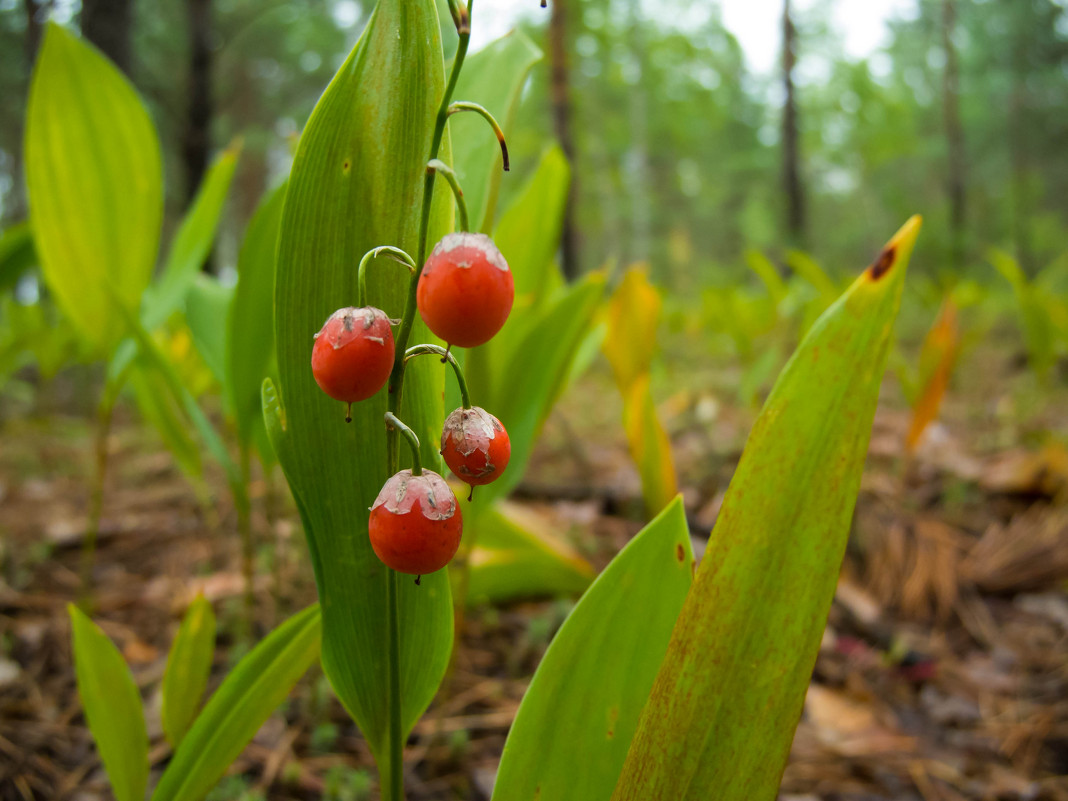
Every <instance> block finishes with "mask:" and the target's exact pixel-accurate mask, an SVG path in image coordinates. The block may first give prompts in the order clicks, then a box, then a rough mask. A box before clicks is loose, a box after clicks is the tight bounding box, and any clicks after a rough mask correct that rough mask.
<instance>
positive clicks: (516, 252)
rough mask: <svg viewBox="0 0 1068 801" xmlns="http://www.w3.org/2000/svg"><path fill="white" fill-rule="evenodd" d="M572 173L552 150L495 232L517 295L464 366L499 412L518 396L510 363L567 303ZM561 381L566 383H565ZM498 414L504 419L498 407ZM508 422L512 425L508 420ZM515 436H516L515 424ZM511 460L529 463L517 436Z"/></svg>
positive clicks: (477, 391) (475, 389) (480, 397)
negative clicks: (566, 223)
mask: <svg viewBox="0 0 1068 801" xmlns="http://www.w3.org/2000/svg"><path fill="white" fill-rule="evenodd" d="M569 175H570V172H569V169H568V165H567V160H566V159H565V158H564V155H563V152H562V151H561V150H560V149H559V148H557V147H552V148H549V149H548V150H546V151H545V153H544V154H543V155H542V158H541V162H540V163H539V165H538V169H537V171H536V172H535V173H534V175H533V176H532V177H531V179H530V180H529V181H528V182H527V184H526V186H524V187H523V189H522V191H521V192H520V194H519V196H518V198H517V199H516V200H515V201H514V202H513V203H512V205H511V206H509V207H508V210H507V211H506V212H505V213H504V216H503V217H502V218H501V221H500V223H499V224H498V226H497V230H496V231H495V232H494V241H495V242H496V243H497V246H498V247H499V248H500V249H501V252H502V253H503V254H504V257H505V258H506V259H507V260H508V263H509V266H510V267H511V270H512V275H513V276H514V277H515V286H516V296H515V303H514V304H513V306H512V312H511V314H510V315H509V316H508V321H507V322H506V323H505V324H504V328H502V329H501V330H500V332H498V334H497V336H495V337H494V338H493V339H492V340H490V341H489V342H487V343H486V344H485V345H482V346H480V347H478V348H474V349H472V350H470V351H468V352H467V353H466V358H465V362H464V369H465V371H466V373H467V382H468V385H469V387H470V390H471V393H472V397H473V398H474V399H475V400H474V402H475V403H477V404H480V405H482V406H485V407H486V408H491V409H494V410H496V409H497V408H499V405H498V398H500V397H501V396H502V395H504V396H510V395H511V394H512V393H511V390H510V387H509V385H508V383H507V379H506V373H507V371H508V369H509V365H511V364H512V363H513V362H514V361H515V360H516V359H519V360H520V361H523V362H524V363H525V362H526V361H527V355H526V354H525V353H523V351H521V350H520V348H522V347H523V345H524V343H525V342H526V341H527V340H528V338H529V337H530V335H531V332H532V330H534V329H535V328H538V327H539V326H540V325H542V324H543V323H544V321H545V320H546V318H547V317H548V316H549V315H551V314H553V310H554V308H555V306H556V304H559V303H564V302H566V301H565V298H566V297H567V295H568V291H569V290H567V289H565V288H564V280H563V277H562V276H561V275H560V274H559V273H560V271H559V269H558V268H557V267H556V266H555V265H554V264H553V256H554V255H555V253H556V249H557V247H558V246H559V242H560V227H561V225H562V221H563V213H564V204H565V203H566V201H567V187H568V181H569ZM543 330H544V329H543ZM574 351H575V348H574V347H571V348H569V350H568V352H566V353H563V355H564V356H565V357H567V358H569V359H573V358H574ZM569 363H570V362H569ZM531 364H534V362H531ZM558 384H559V385H560V386H562V385H563V381H562V380H561V381H559V382H558ZM552 400H555V395H551V396H550V397H549V398H548V399H547V398H546V397H538V398H531V399H530V402H533V403H545V402H551V401H552ZM542 412H544V413H545V414H548V408H545V409H544V410H538V411H537V413H536V414H537V415H541V414H542ZM494 414H496V415H497V417H498V418H500V419H501V420H502V421H503V420H504V418H503V417H501V416H500V414H498V413H497V412H496V411H494ZM505 425H506V426H507V425H508V423H507V422H506V421H505ZM509 434H510V435H512V432H511V429H510V428H509ZM511 464H512V467H511V468H509V469H510V470H512V469H515V468H516V467H518V468H520V469H519V470H518V471H517V472H521V471H522V468H524V467H525V464H518V463H516V461H515V440H514V435H513V454H512V463H511Z"/></svg>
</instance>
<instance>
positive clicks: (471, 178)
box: [449, 31, 555, 241]
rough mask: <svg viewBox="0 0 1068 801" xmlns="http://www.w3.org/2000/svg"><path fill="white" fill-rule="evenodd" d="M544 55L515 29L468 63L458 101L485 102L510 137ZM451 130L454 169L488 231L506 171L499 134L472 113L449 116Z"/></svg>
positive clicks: (476, 222) (476, 219) (477, 224)
mask: <svg viewBox="0 0 1068 801" xmlns="http://www.w3.org/2000/svg"><path fill="white" fill-rule="evenodd" d="M541 57H542V53H541V50H540V49H539V48H538V46H537V45H535V44H534V42H532V41H531V40H530V38H529V37H528V36H527V35H526V34H524V33H523V32H522V31H512V32H511V33H509V34H507V35H506V36H502V37H501V38H500V39H498V40H497V41H495V42H493V43H492V44H489V45H487V46H486V47H484V48H482V49H481V50H479V51H478V52H477V53H474V54H472V55H471V56H470V57H469V58H468V59H467V60H466V61H465V62H464V68H463V71H462V72H461V73H460V80H459V81H458V82H457V84H456V91H455V92H454V93H453V100H467V101H469V102H472V103H478V104H479V105H481V106H482V107H483V108H485V109H486V110H487V111H489V112H490V114H492V115H493V116H494V118H495V119H496V120H497V123H498V124H499V125H500V126H501V129H502V130H503V131H504V134H505V137H507V136H508V134H509V132H510V130H511V128H512V123H513V121H514V120H515V112H516V109H517V108H518V106H519V95H520V92H521V91H522V89H523V84H524V83H525V82H526V79H527V74H528V73H529V72H530V68H531V67H533V66H534V65H535V64H537V63H538V61H540V60H541ZM449 133H450V135H451V137H452V141H453V169H454V170H455V171H456V175H457V177H458V178H459V179H460V186H462V187H463V189H464V199H465V200H466V201H467V210H468V213H469V214H470V216H471V225H472V226H473V227H474V230H476V231H485V232H486V233H489V231H490V230H491V229H492V227H493V210H494V208H495V207H496V205H497V189H498V187H499V186H500V182H501V176H502V174H503V172H504V170H503V164H502V163H501V152H500V146H499V145H498V144H497V137H496V136H494V134H493V130H492V129H491V128H490V126H489V125H488V124H487V123H486V121H485V120H484V119H482V117H480V116H479V115H477V114H473V113H471V112H464V113H461V114H454V115H453V116H452V117H450V118H449ZM554 241H555V240H554Z"/></svg>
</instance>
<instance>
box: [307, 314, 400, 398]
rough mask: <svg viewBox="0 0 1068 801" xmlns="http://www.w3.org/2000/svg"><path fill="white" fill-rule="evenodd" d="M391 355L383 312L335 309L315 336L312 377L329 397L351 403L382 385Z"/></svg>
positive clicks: (386, 374)
mask: <svg viewBox="0 0 1068 801" xmlns="http://www.w3.org/2000/svg"><path fill="white" fill-rule="evenodd" d="M393 355H394V344H393V331H392V329H391V328H390V327H389V318H388V317H386V313H385V312H384V311H382V310H381V309H376V308H374V307H372V306H365V307H364V308H362V309H354V308H351V307H350V308H347V309H338V310H337V311H336V312H334V313H333V314H331V315H330V319H328V320H327V321H326V323H325V324H324V325H323V327H322V329H321V330H320V331H319V333H318V334H316V335H315V346H314V347H313V348H312V358H311V364H312V375H314V376H315V383H317V384H318V385H319V387H320V389H322V390H323V392H325V393H326V394H327V395H329V396H330V397H331V398H334V399H335V400H339V401H344V402H345V403H355V402H356V401H362V400H366V399H367V398H370V397H371V396H372V395H374V394H375V393H376V392H378V390H380V389H382V387H383V386H385V383H386V380H387V379H388V378H389V373H390V371H391V370H392V369H393Z"/></svg>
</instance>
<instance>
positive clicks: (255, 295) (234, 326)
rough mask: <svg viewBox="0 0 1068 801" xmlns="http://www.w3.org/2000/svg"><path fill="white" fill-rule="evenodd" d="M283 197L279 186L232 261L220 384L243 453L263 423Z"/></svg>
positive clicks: (263, 205)
mask: <svg viewBox="0 0 1068 801" xmlns="http://www.w3.org/2000/svg"><path fill="white" fill-rule="evenodd" d="M285 197H286V188H285V185H284V184H283V185H282V186H279V187H278V188H276V189H273V190H271V191H270V192H269V193H268V194H267V195H266V196H265V197H264V199H263V200H262V201H261V202H260V205H259V207H258V208H257V209H256V213H255V214H253V215H252V220H251V222H249V224H248V230H247V231H246V232H245V240H244V242H242V244H241V253H240V255H239V256H238V258H237V289H236V290H235V291H234V302H233V305H232V306H231V307H230V314H229V316H228V319H227V331H228V335H227V338H226V345H227V350H226V375H227V379H226V381H224V382H223V384H224V386H225V387H226V389H227V391H228V392H229V394H230V404H231V408H232V409H233V410H234V417H235V418H236V420H237V431H238V436H239V437H240V438H241V441H242V442H243V443H245V445H246V447H247V446H248V445H249V444H250V443H251V442H252V439H253V431H254V430H255V429H256V427H257V426H258V425H260V424H261V423H262V420H263V411H262V409H261V406H260V387H261V386H262V384H263V379H264V378H265V377H266V376H267V374H268V372H269V370H270V365H271V362H272V360H273V358H274V323H273V320H272V319H271V318H272V314H273V311H274V308H273V304H274V254H275V251H276V250H277V247H278V226H279V224H280V223H281V221H282V205H283V203H284V202H285ZM309 358H310V357H309Z"/></svg>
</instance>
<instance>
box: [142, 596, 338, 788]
mask: <svg viewBox="0 0 1068 801" xmlns="http://www.w3.org/2000/svg"><path fill="white" fill-rule="evenodd" d="M320 631H321V627H320V615H319V605H318V604H315V605H313V606H310V607H308V608H307V609H305V610H304V611H303V612H299V613H297V614H296V615H294V616H293V617H291V618H290V619H289V620H287V621H286V622H285V623H283V624H282V625H281V626H279V627H278V628H276V629H275V630H274V631H272V632H271V633H270V634H268V635H267V637H266V639H264V640H263V642H261V643H260V644H259V645H257V646H256V647H255V648H253V649H252V650H251V651H249V653H248V654H246V655H245V657H244V658H242V660H241V661H240V662H238V663H237V665H236V666H235V667H234V669H233V670H232V671H231V672H230V675H228V676H227V677H226V679H225V680H224V681H223V683H222V684H221V685H220V686H219V689H218V690H216V691H215V694H214V695H212V696H211V699H210V700H209V701H208V703H207V705H205V707H204V711H203V712H201V713H200V714H199V715H198V716H197V718H196V720H195V721H193V725H192V727H191V728H190V729H189V731H188V733H186V735H185V737H184V738H183V739H182V742H181V745H179V746H178V749H177V751H175V753H174V758H173V759H171V761H170V764H169V765H167V769H166V770H165V771H164V772H163V776H162V778H160V780H159V784H158V785H157V786H156V791H155V792H154V793H153V794H152V801H202V799H203V798H204V796H206V795H207V794H208V792H209V791H210V790H211V788H212V787H214V786H215V783H216V782H218V781H219V779H220V778H221V777H222V775H223V774H224V773H225V772H226V769H227V768H228V767H229V766H230V763H231V762H233V761H234V760H235V759H237V757H238V756H239V755H240V754H241V752H242V751H243V750H244V749H245V746H246V745H247V744H248V742H249V740H251V739H252V738H253V736H255V734H256V732H257V731H259V728H260V726H262V725H263V723H264V721H266V720H267V718H269V717H270V716H271V713H273V712H274V711H275V709H277V708H278V705H279V704H281V703H282V702H283V701H284V700H285V698H286V696H287V695H289V691H290V690H291V689H293V685H294V684H296V683H297V681H298V680H299V679H300V677H301V676H303V675H304V673H305V671H307V669H308V668H309V667H310V666H311V664H312V663H313V662H314V661H315V659H316V657H318V655H319V636H320Z"/></svg>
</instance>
